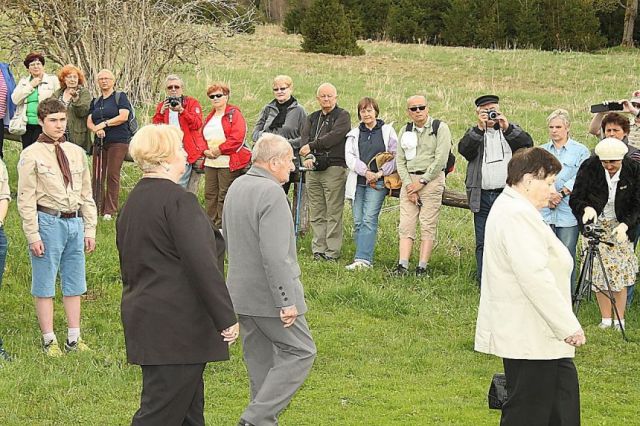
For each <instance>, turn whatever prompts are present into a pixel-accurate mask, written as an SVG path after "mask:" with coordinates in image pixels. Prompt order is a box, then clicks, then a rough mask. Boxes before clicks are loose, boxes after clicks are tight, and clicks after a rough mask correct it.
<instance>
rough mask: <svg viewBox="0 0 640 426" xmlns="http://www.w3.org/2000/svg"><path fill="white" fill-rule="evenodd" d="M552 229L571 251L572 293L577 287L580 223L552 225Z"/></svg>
mask: <svg viewBox="0 0 640 426" xmlns="http://www.w3.org/2000/svg"><path fill="white" fill-rule="evenodd" d="M550 226H551V230H552V231H553V233H554V234H556V237H558V239H559V240H560V242H561V243H562V244H564V246H565V247H566V248H567V249H569V253H570V254H571V258H572V259H573V269H572V270H571V294H572V295H573V292H574V291H575V289H576V246H577V244H578V235H580V230H579V229H578V225H576V226H566V227H561V226H555V225H550Z"/></svg>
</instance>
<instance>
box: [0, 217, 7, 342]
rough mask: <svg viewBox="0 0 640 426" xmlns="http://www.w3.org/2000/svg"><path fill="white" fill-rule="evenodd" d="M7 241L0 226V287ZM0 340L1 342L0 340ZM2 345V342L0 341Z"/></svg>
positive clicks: (5, 260) (5, 258) (5, 259)
mask: <svg viewBox="0 0 640 426" xmlns="http://www.w3.org/2000/svg"><path fill="white" fill-rule="evenodd" d="M8 247H9V243H8V242H7V236H6V235H5V233H4V227H2V228H0V287H2V276H3V275H4V266H5V264H6V262H7V248H8ZM0 342H2V341H1V340H0ZM0 347H2V343H0Z"/></svg>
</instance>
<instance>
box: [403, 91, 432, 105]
mask: <svg viewBox="0 0 640 426" xmlns="http://www.w3.org/2000/svg"><path fill="white" fill-rule="evenodd" d="M417 98H422V99H424V104H425V105H427V106H428V105H429V101H427V97H426V96H425V95H421V94H419V93H418V94H417V95H411V96H409V97H408V98H407V104H409V102H411V101H412V100H414V99H417Z"/></svg>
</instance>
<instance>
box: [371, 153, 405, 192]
mask: <svg viewBox="0 0 640 426" xmlns="http://www.w3.org/2000/svg"><path fill="white" fill-rule="evenodd" d="M394 158H395V157H394V155H393V153H391V152H388V151H384V152H381V153H379V154H377V155H376V156H375V157H373V158H372V159H371V161H370V162H369V169H371V167H370V166H371V162H373V161H375V162H376V167H377V169H378V170H381V169H382V166H383V165H384V164H385V163H387V162H389V161H391V160H393V159H394ZM372 187H375V182H373V183H372ZM384 187H385V188H386V189H388V190H389V192H388V193H387V196H389V197H399V196H400V189H401V188H402V180H401V179H400V175H399V174H398V172H397V171H395V172H393V173H391V174H390V175H388V176H384Z"/></svg>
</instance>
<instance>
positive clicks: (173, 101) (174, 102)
mask: <svg viewBox="0 0 640 426" xmlns="http://www.w3.org/2000/svg"><path fill="white" fill-rule="evenodd" d="M165 102H167V103H169V106H170V107H171V108H175V107H177V106H178V105H180V104H181V103H182V96H167V99H165Z"/></svg>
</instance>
